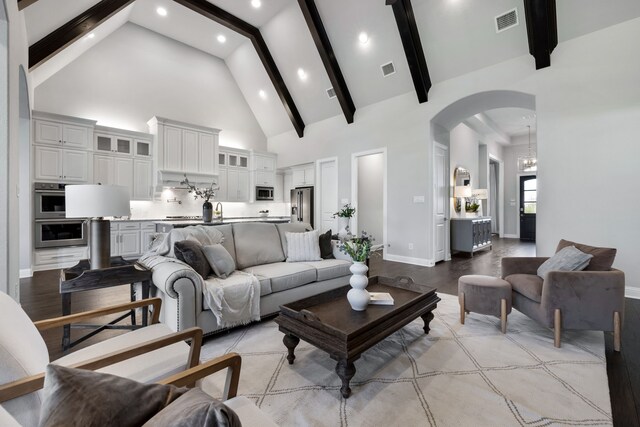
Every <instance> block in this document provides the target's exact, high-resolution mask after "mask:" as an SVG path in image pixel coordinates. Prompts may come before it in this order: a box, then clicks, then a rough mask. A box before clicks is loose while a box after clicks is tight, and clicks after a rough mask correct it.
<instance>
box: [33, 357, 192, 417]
mask: <svg viewBox="0 0 640 427" xmlns="http://www.w3.org/2000/svg"><path fill="white" fill-rule="evenodd" d="M186 392H187V389H186V388H178V387H175V386H172V385H161V384H142V383H139V382H137V381H133V380H130V379H127V378H122V377H118V376H115V375H110V374H102V373H98V372H93V371H87V370H84V369H74V368H67V367H64V366H58V365H53V364H51V365H48V366H47V369H46V372H45V377H44V390H43V393H44V399H43V402H42V407H41V410H40V423H39V426H40V427H45V426H46V427H54V426H55V427H58V426H59V427H62V426H119V427H127V426H140V425H142V424H144V423H145V422H147V421H148V420H149V419H150V418H151V417H153V416H154V415H155V414H157V413H158V412H160V411H161V410H162V409H163V408H164V407H165V406H167V405H168V404H169V403H171V402H173V401H174V400H176V399H177V398H178V397H180V396H181V395H182V394H184V393H186Z"/></svg>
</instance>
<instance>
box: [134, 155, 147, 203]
mask: <svg viewBox="0 0 640 427" xmlns="http://www.w3.org/2000/svg"><path fill="white" fill-rule="evenodd" d="M131 198H132V199H133V200H150V199H151V162H150V161H149V160H139V159H135V160H134V161H133V195H132V197H131Z"/></svg>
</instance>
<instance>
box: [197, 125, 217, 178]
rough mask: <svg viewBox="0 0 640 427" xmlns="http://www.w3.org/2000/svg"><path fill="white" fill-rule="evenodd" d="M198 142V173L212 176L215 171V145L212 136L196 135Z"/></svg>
mask: <svg viewBox="0 0 640 427" xmlns="http://www.w3.org/2000/svg"><path fill="white" fill-rule="evenodd" d="M198 138H199V140H200V168H199V169H200V173H207V174H214V173H215V171H216V158H215V157H216V143H215V140H214V139H213V135H211V134H208V133H202V132H200V133H198Z"/></svg>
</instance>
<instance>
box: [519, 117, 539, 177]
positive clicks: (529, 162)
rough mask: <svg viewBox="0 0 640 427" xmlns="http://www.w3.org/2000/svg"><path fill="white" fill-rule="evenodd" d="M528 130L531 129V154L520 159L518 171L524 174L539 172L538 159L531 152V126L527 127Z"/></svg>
mask: <svg viewBox="0 0 640 427" xmlns="http://www.w3.org/2000/svg"><path fill="white" fill-rule="evenodd" d="M527 128H528V129H529V154H528V155H526V156H522V157H518V169H520V170H521V171H524V172H534V171H537V170H538V159H536V155H535V153H533V152H532V151H531V126H530V125H527Z"/></svg>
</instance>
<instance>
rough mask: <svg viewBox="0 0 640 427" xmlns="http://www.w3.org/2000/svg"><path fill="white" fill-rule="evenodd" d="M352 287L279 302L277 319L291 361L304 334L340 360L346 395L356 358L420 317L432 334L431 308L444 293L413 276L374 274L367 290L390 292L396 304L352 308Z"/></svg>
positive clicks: (349, 392) (343, 393)
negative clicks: (348, 293)
mask: <svg viewBox="0 0 640 427" xmlns="http://www.w3.org/2000/svg"><path fill="white" fill-rule="evenodd" d="M349 289H351V287H350V286H344V287H341V288H338V289H335V290H332V291H329V292H324V293H322V294H319V295H315V296H313V297H309V298H305V299H302V300H300V301H296V302H293V303H289V304H285V305H282V306H280V315H279V316H278V317H277V318H276V320H275V321H276V323H277V324H278V325H279V329H280V331H281V332H282V333H284V338H283V342H284V345H285V346H286V347H287V349H288V356H287V360H288V361H289V364H293V361H294V360H295V358H296V356H295V354H294V350H295V348H296V346H297V345H298V343H299V342H300V339H302V340H304V341H306V342H308V343H309V344H312V345H314V346H316V347H318V348H319V349H321V350H323V351H326V352H327V353H329V356H330V357H331V358H332V359H334V360H336V361H337V364H336V373H337V374H338V376H339V377H340V379H341V380H342V388H341V389H340V391H341V393H342V396H343V397H344V398H348V397H349V396H350V395H351V388H350V387H349V382H350V381H351V378H353V376H354V375H355V373H356V368H355V365H354V362H355V361H356V360H357V359H358V358H360V355H361V354H362V353H363V352H364V351H366V350H367V349H369V348H371V347H373V346H374V345H375V344H377V343H378V342H380V341H382V340H384V339H385V338H386V337H388V336H389V335H391V334H392V333H394V332H395V331H397V330H399V329H401V328H402V327H404V326H405V325H407V324H409V323H410V322H412V321H413V320H415V319H417V318H418V317H421V318H422V320H423V321H424V332H425V333H427V334H428V333H429V330H430V329H429V323H430V322H431V320H432V319H433V317H434V316H433V313H432V311H433V310H434V309H435V308H436V306H437V304H438V302H439V301H440V298H439V297H438V295H437V294H436V290H435V288H431V287H428V286H424V285H419V284H417V283H414V282H413V280H412V279H410V278H408V277H397V278H395V279H390V278H387V277H372V278H370V279H369V285H368V286H367V290H368V291H370V292H388V293H390V294H391V296H392V297H393V299H394V304H393V305H369V306H368V308H367V309H366V310H365V311H355V310H352V309H351V306H350V305H349V302H348V301H347V292H348V291H349Z"/></svg>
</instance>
